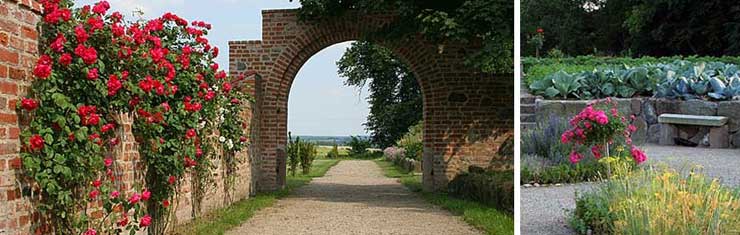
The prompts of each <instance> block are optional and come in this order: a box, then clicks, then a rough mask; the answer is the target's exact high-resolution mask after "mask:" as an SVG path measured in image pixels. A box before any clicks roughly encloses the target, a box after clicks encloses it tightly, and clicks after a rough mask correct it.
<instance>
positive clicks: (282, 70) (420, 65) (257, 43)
mask: <svg viewBox="0 0 740 235" xmlns="http://www.w3.org/2000/svg"><path fill="white" fill-rule="evenodd" d="M262 14H263V22H262V40H254V41H232V42H230V43H229V52H230V53H229V57H230V58H229V60H230V71H231V73H232V74H237V73H240V72H243V71H249V70H254V71H256V72H258V73H259V74H261V75H262V76H263V79H262V80H263V81H262V82H261V84H258V85H256V87H255V88H256V93H257V94H256V97H257V103H256V106H255V109H256V112H255V114H256V116H255V122H257V124H256V125H254V127H255V128H256V129H258V130H257V132H258V133H259V134H258V135H257V136H258V138H257V139H256V140H254V141H257V142H254V144H255V146H257V150H256V153H255V154H256V155H258V158H260V159H261V161H260V166H259V167H257V169H259V170H260V172H259V173H258V174H257V175H259V179H258V182H257V185H258V187H259V188H260V189H261V190H275V189H277V188H280V187H282V186H283V182H284V181H283V179H284V177H285V176H284V172H285V170H284V167H285V166H284V162H285V159H283V158H284V156H283V155H282V154H280V152H281V150H282V149H284V148H285V145H286V142H287V112H288V110H287V108H288V105H287V101H288V94H289V91H290V87H291V85H292V82H293V79H294V78H295V75H296V74H297V72H298V70H299V69H300V68H301V66H303V64H304V63H305V62H306V61H307V60H308V59H309V58H310V57H311V56H313V55H314V54H315V53H317V52H318V51H320V50H321V49H323V48H326V47H328V46H331V45H334V44H336V43H340V42H344V41H350V40H358V39H361V38H364V36H366V35H367V34H368V33H369V32H373V31H376V30H377V29H378V28H380V27H382V26H383V25H385V24H387V23H388V22H389V21H391V20H392V19H393V18H394V15H393V14H377V15H357V14H351V13H350V14H346V15H345V16H342V17H341V18H338V19H333V20H331V21H321V22H299V20H298V19H297V15H296V10H265V11H262ZM373 42H375V43H378V44H380V45H383V46H386V47H388V48H389V49H391V50H392V51H393V52H394V53H395V55H396V56H398V57H399V58H400V59H401V60H403V61H404V62H406V63H407V64H408V65H409V66H410V67H411V70H412V72H414V74H415V75H416V77H417V78H418V79H419V84H420V87H421V90H422V95H423V102H424V114H423V116H424V121H425V130H424V158H423V161H424V166H425V167H424V180H423V181H424V185H425V188H426V189H430V190H440V189H443V188H444V187H445V186H446V184H447V182H448V181H449V180H451V179H452V178H453V177H455V176H456V175H457V174H458V173H459V172H461V171H464V170H466V169H467V168H468V166H469V165H478V166H484V167H493V168H498V169H511V168H513V159H512V157H511V156H502V155H501V154H499V152H500V151H499V147H500V146H501V144H502V143H503V142H504V141H506V140H507V139H509V140H510V139H511V138H512V135H513V126H514V122H513V116H514V107H513V106H514V102H513V97H514V95H513V92H514V84H513V83H514V82H513V80H514V79H513V75H506V76H494V75H492V74H483V73H477V72H475V71H473V70H471V69H469V68H467V67H465V66H464V65H463V64H462V61H463V59H464V58H465V57H466V56H467V55H468V54H470V53H472V52H474V51H475V50H476V46H475V45H445V47H444V48H440V47H438V46H437V45H435V44H431V43H427V42H425V41H424V40H422V39H415V40H411V41H405V42H387V41H383V40H374V41H373ZM317 95H321V94H320V93H319V92H317Z"/></svg>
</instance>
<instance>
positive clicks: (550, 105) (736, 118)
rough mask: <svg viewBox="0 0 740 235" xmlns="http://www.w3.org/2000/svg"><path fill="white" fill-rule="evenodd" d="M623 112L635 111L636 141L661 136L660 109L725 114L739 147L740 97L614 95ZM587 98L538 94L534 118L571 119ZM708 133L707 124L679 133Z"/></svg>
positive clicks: (694, 136)
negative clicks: (725, 98) (693, 98)
mask: <svg viewBox="0 0 740 235" xmlns="http://www.w3.org/2000/svg"><path fill="white" fill-rule="evenodd" d="M614 100H615V101H616V102H617V107H618V109H619V112H620V113H621V114H622V115H626V116H629V115H635V117H636V120H635V122H634V123H633V124H635V126H637V128H638V130H637V132H636V133H635V134H634V135H633V139H634V141H635V142H636V143H645V142H647V143H654V144H657V143H658V142H659V140H660V131H661V130H660V129H661V125H659V123H658V116H660V115H661V114H663V113H676V114H688V115H706V116H725V117H728V118H729V119H730V121H729V124H728V127H729V136H730V145H731V146H732V147H734V148H740V101H720V102H713V101H704V100H689V101H682V100H669V99H656V98H632V99H614ZM589 102H590V101H589V100H545V99H542V98H538V99H537V100H536V103H535V115H536V117H535V118H536V121H537V123H538V124H539V125H542V124H545V123H546V122H547V120H549V118H550V117H551V116H557V117H563V118H567V119H570V118H572V117H573V116H575V115H576V114H578V113H579V112H580V111H581V110H582V109H583V108H585V107H586V105H587V104H588V103H589ZM708 133H709V128H706V127H681V128H679V136H680V137H682V138H684V139H689V140H691V141H692V142H695V143H698V144H700V145H702V144H703V143H702V142H703V141H704V140H703V139H704V136H705V135H707V134H708Z"/></svg>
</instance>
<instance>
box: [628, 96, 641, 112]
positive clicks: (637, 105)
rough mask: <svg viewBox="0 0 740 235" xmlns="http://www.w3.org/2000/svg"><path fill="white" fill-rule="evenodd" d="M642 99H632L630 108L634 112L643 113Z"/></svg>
mask: <svg viewBox="0 0 740 235" xmlns="http://www.w3.org/2000/svg"><path fill="white" fill-rule="evenodd" d="M642 103H643V102H642V99H636V98H635V99H631V100H630V109H631V111H632V114H640V113H642Z"/></svg>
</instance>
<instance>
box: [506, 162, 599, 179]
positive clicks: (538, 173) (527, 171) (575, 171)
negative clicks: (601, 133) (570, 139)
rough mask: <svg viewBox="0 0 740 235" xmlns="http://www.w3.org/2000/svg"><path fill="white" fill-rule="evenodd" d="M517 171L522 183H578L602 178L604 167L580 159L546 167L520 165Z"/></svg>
mask: <svg viewBox="0 0 740 235" xmlns="http://www.w3.org/2000/svg"><path fill="white" fill-rule="evenodd" d="M519 172H520V173H521V183H522V184H533V183H538V184H561V183H580V182H589V181H597V180H599V179H603V178H604V175H605V172H606V167H605V166H604V165H603V164H600V163H598V162H596V161H582V162H580V163H578V164H570V163H561V164H558V165H554V166H546V167H540V166H533V167H532V166H522V167H521V170H520V171H519Z"/></svg>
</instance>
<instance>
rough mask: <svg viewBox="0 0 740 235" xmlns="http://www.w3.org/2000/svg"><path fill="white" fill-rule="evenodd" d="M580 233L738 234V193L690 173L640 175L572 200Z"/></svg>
mask: <svg viewBox="0 0 740 235" xmlns="http://www.w3.org/2000/svg"><path fill="white" fill-rule="evenodd" d="M571 225H572V226H573V228H575V229H576V231H577V232H579V233H581V234H587V233H588V232H589V230H590V231H591V232H592V233H593V234H728V233H732V232H737V231H740V191H733V190H732V189H730V188H727V187H723V186H721V185H720V183H719V181H718V180H716V179H714V180H709V179H707V178H706V177H705V176H704V175H702V174H700V173H697V172H695V171H694V170H692V171H691V172H689V173H688V174H683V175H682V174H680V173H678V172H676V171H675V170H668V169H663V170H653V169H650V170H642V171H637V172H635V173H632V174H630V175H629V176H627V177H623V178H619V179H613V180H611V181H609V182H607V183H605V184H603V185H600V186H599V187H598V188H597V189H595V190H594V191H592V192H588V193H584V194H581V195H578V196H577V199H576V209H575V210H574V211H573V217H572V218H571Z"/></svg>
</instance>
